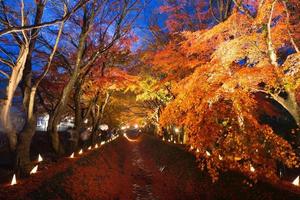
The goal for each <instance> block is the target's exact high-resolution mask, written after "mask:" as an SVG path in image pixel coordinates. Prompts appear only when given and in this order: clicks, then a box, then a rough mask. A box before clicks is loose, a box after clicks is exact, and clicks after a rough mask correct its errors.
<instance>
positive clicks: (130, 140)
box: [124, 134, 138, 142]
mask: <svg viewBox="0 0 300 200" xmlns="http://www.w3.org/2000/svg"><path fill="white" fill-rule="evenodd" d="M124 137H125V138H126V139H127V140H128V141H129V142H137V141H138V140H133V139H130V138H129V137H128V136H127V134H125V135H124Z"/></svg>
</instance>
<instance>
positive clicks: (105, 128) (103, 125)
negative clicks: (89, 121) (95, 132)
mask: <svg viewBox="0 0 300 200" xmlns="http://www.w3.org/2000/svg"><path fill="white" fill-rule="evenodd" d="M99 128H100V130H102V131H107V130H108V125H107V124H101V125H100V126H99Z"/></svg>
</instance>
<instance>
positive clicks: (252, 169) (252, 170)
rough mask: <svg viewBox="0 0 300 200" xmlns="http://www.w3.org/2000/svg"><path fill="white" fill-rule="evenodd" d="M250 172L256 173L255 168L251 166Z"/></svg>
mask: <svg viewBox="0 0 300 200" xmlns="http://www.w3.org/2000/svg"><path fill="white" fill-rule="evenodd" d="M250 171H251V172H255V168H254V167H253V166H252V165H251V164H250Z"/></svg>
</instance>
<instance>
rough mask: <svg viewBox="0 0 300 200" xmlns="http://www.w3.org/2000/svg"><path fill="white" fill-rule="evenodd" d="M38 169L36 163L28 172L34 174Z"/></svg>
mask: <svg viewBox="0 0 300 200" xmlns="http://www.w3.org/2000/svg"><path fill="white" fill-rule="evenodd" d="M37 170H38V166H37V165H36V166H35V167H34V168H32V170H31V171H30V174H35V173H36V172H37Z"/></svg>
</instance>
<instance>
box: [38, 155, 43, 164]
mask: <svg viewBox="0 0 300 200" xmlns="http://www.w3.org/2000/svg"><path fill="white" fill-rule="evenodd" d="M42 161H43V158H42V156H41V154H39V157H38V162H42Z"/></svg>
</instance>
